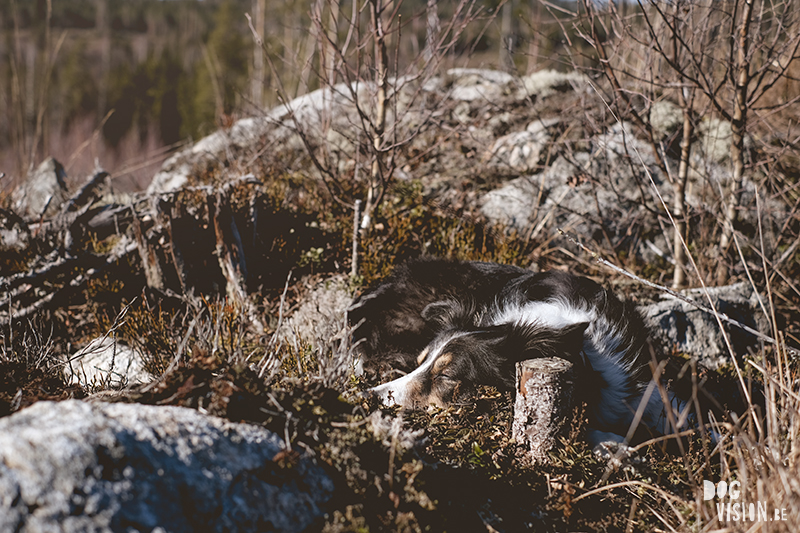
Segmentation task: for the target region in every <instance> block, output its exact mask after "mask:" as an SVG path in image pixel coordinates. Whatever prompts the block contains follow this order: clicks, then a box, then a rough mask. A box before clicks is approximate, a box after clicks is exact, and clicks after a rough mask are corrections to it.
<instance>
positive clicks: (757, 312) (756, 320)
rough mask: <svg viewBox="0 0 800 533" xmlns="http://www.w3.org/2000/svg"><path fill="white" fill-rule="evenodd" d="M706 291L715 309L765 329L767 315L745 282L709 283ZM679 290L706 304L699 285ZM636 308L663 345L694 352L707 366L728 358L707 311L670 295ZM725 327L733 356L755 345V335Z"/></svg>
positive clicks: (718, 329)
mask: <svg viewBox="0 0 800 533" xmlns="http://www.w3.org/2000/svg"><path fill="white" fill-rule="evenodd" d="M708 292H709V295H710V296H711V299H712V301H713V302H714V305H715V306H716V308H717V311H719V312H720V313H724V314H726V315H728V316H729V317H730V318H732V319H734V320H736V321H738V322H741V323H742V324H744V325H746V326H748V327H751V328H753V329H755V330H756V331H760V332H763V333H767V334H768V333H769V319H768V318H767V316H766V315H765V314H764V312H763V310H762V308H761V305H760V304H759V302H758V295H757V294H756V292H755V291H753V289H752V287H751V286H750V285H749V284H747V283H736V284H734V285H727V286H725V287H712V288H710V289H708ZM683 294H685V295H686V296H688V297H690V298H692V299H693V300H695V301H697V302H698V303H701V304H703V305H705V306H706V307H707V306H708V301H707V300H706V297H705V295H704V294H703V290H702V289H689V290H685V291H683ZM639 310H640V311H641V313H642V314H643V315H644V316H645V318H646V319H647V320H648V321H649V322H650V327H651V332H652V335H653V336H654V337H655V339H656V340H657V341H658V342H660V343H661V345H662V346H664V347H665V348H667V349H670V348H672V349H675V350H677V351H679V352H682V353H685V354H689V355H693V356H696V357H698V360H699V362H700V363H701V364H702V365H703V366H705V367H707V368H711V369H716V368H718V367H719V366H720V365H723V364H725V363H728V362H730V352H729V351H728V348H727V346H726V345H725V340H724V338H723V336H722V332H721V331H720V328H719V324H718V322H717V319H716V318H715V317H714V315H712V314H711V313H708V312H706V311H702V310H700V309H698V308H696V307H694V306H692V305H690V304H688V303H686V302H683V301H681V300H678V299H677V298H674V297H670V296H665V297H664V299H663V300H662V301H660V302H656V303H653V304H650V305H647V306H643V307H641V308H640V309H639ZM725 331H726V332H727V333H728V336H729V339H730V341H731V347H732V348H733V351H734V353H735V354H736V355H737V356H742V355H745V354H746V353H747V352H748V350H750V349H754V348H756V347H758V343H759V341H758V339H757V338H756V337H755V336H754V335H752V334H750V333H747V332H746V331H744V330H742V329H741V328H738V327H736V326H733V325H730V324H725Z"/></svg>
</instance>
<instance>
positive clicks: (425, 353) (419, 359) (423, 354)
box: [417, 348, 429, 366]
mask: <svg viewBox="0 0 800 533" xmlns="http://www.w3.org/2000/svg"><path fill="white" fill-rule="evenodd" d="M428 351H429V350H428V348H425V349H424V350H422V352H421V353H420V354H419V355H418V356H417V366H419V365H421V364H422V362H423V361H425V358H426V357H428Z"/></svg>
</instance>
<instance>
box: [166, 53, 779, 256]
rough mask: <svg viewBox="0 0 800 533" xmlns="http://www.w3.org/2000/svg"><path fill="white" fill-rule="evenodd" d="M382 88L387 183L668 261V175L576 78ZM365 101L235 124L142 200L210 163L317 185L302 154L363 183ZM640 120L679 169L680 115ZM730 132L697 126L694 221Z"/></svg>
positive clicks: (184, 154) (315, 97)
mask: <svg viewBox="0 0 800 533" xmlns="http://www.w3.org/2000/svg"><path fill="white" fill-rule="evenodd" d="M390 88H391V90H392V91H393V93H392V94H391V95H390V97H391V99H392V102H393V105H392V106H389V108H390V109H389V110H388V115H387V124H386V131H387V132H393V133H392V134H391V135H393V136H394V137H393V138H396V139H403V141H402V143H401V144H402V149H401V150H399V152H398V153H397V154H396V156H397V157H396V161H397V163H398V166H397V169H396V171H395V172H396V173H395V177H396V178H397V179H398V180H408V179H418V180H419V182H420V183H421V185H422V188H423V190H424V192H425V194H426V196H427V197H429V198H433V199H435V201H436V202H437V204H438V205H440V206H442V207H450V208H452V209H454V210H456V211H459V212H463V213H467V214H473V215H477V216H479V217H482V218H484V219H485V220H487V221H488V222H489V223H490V224H493V225H499V226H504V227H505V228H507V229H509V230H512V231H516V232H517V233H518V234H523V235H529V234H531V235H533V234H534V233H539V232H544V233H545V234H549V235H552V234H554V233H555V232H556V230H557V229H558V228H562V229H567V230H569V231H572V232H574V233H577V234H579V235H580V236H581V238H582V240H584V241H589V240H595V241H596V242H602V243H603V246H609V245H611V246H613V247H614V248H618V249H625V250H630V251H631V252H632V253H634V254H635V255H637V256H638V257H639V258H640V259H641V260H643V261H645V262H648V263H651V262H654V261H656V260H658V259H659V256H660V257H662V258H664V259H665V260H666V261H670V260H671V251H670V249H671V245H670V243H671V239H672V237H671V232H672V230H671V227H670V226H669V223H668V220H667V219H666V214H665V212H664V207H663V205H662V202H661V198H663V200H664V202H665V203H666V205H667V206H672V203H673V202H672V197H673V188H672V185H671V181H670V176H668V175H667V174H668V173H665V172H664V171H663V170H662V169H661V167H660V166H659V165H658V164H657V163H656V158H655V156H654V153H653V147H652V145H651V143H650V142H649V141H645V140H644V139H641V138H639V137H637V131H639V130H638V129H637V128H636V127H634V126H633V125H632V124H628V123H624V122H619V121H616V120H609V119H608V116H607V113H606V110H605V107H604V106H603V105H602V104H601V99H600V98H599V97H598V96H597V95H596V94H595V93H596V91H595V90H594V89H592V88H591V84H590V82H589V80H588V79H587V78H586V77H585V76H584V75H582V74H580V73H576V72H567V73H562V72H556V71H550V70H545V71H541V72H535V73H532V74H530V75H527V76H522V77H519V76H513V75H511V74H508V73H505V72H497V71H492V70H485V69H466V68H464V69H451V70H449V71H447V72H446V73H445V74H444V75H442V76H437V77H432V78H429V79H406V78H400V79H395V80H392V81H391V83H390ZM374 98H375V95H374V86H373V85H371V84H370V83H369V82H365V83H360V84H359V85H358V86H353V87H349V86H347V85H344V84H340V85H337V86H335V87H333V88H328V89H321V90H318V91H314V92H312V93H309V94H307V95H304V96H301V97H299V98H297V99H295V100H293V101H291V102H289V103H287V104H285V105H281V106H278V107H277V108H275V109H273V110H271V111H269V112H268V113H266V114H265V115H264V116H262V117H257V118H246V119H242V120H240V121H238V122H236V123H235V124H234V125H233V127H231V128H230V129H228V130H220V131H217V132H215V133H214V134H212V135H210V136H208V137H206V138H204V139H202V140H200V141H199V142H197V143H196V144H195V145H194V146H192V147H190V148H187V149H185V150H183V151H181V152H178V153H176V154H175V155H174V156H173V157H171V158H170V159H169V160H167V161H166V162H165V163H164V165H163V167H162V169H161V171H160V172H159V173H158V174H157V175H156V177H155V178H154V180H153V182H152V184H151V186H150V190H151V192H154V191H167V190H173V189H175V188H179V187H181V186H183V185H185V184H186V183H191V182H192V181H193V180H194V179H196V178H197V177H199V176H201V175H203V171H204V170H205V169H206V167H207V166H209V165H212V166H213V165H220V162H224V161H236V160H247V161H251V160H253V157H267V158H269V157H273V158H278V160H279V161H280V165H279V167H280V168H282V169H285V170H286V172H298V173H301V174H304V175H308V176H310V177H315V176H316V174H317V170H316V168H315V166H314V165H313V164H312V163H311V162H310V160H309V158H308V154H307V152H308V150H309V149H311V150H314V151H316V152H317V157H321V158H322V159H324V161H326V162H327V163H326V164H328V165H329V166H330V169H329V171H330V172H329V173H328V178H327V179H329V180H330V179H334V180H335V179H342V180H352V179H353V178H354V177H359V176H360V177H361V179H364V176H366V175H368V174H369V172H366V171H365V172H361V173H359V172H354V171H353V168H354V167H355V165H357V164H358V163H359V161H360V164H362V165H363V164H365V163H364V160H363V159H364V158H363V157H361V158H359V156H358V155H357V150H356V146H357V145H358V144H359V143H362V144H363V143H366V142H369V141H370V140H371V133H370V132H369V131H362V129H363V124H364V123H363V122H362V120H361V118H360V115H359V110H360V111H361V112H364V113H367V114H369V113H370V110H371V109H373V108H374V104H375V102H374ZM356 103H357V105H356ZM649 116H650V118H651V121H652V123H653V131H654V136H655V141H656V143H659V146H660V147H661V148H660V151H661V152H663V153H662V156H663V157H664V158H666V162H667V166H668V168H670V169H672V170H675V169H677V167H678V164H677V161H675V160H674V159H673V158H674V157H675V150H677V148H676V146H677V145H675V143H676V142H677V141H676V139H679V137H680V135H679V133H680V131H679V130H680V125H681V123H682V122H681V120H682V115H681V112H680V109H679V108H678V107H677V106H676V105H674V104H671V103H670V102H668V101H660V102H657V103H656V104H654V105H653V108H652V109H651V110H650V113H649ZM395 128H396V130H395ZM729 131H730V125H729V124H727V123H724V122H720V121H719V120H716V121H711V120H705V121H704V122H703V123H701V124H700V125H699V126H698V129H697V133H698V139H697V142H696V143H695V145H694V149H693V153H694V155H693V158H694V159H693V161H692V165H691V167H692V172H691V175H690V183H689V186H688V188H687V202H688V205H689V210H690V212H699V211H702V210H706V209H709V208H711V209H713V210H716V209H719V204H721V203H722V202H723V201H724V199H723V198H722V197H721V196H720V191H721V190H724V187H725V186H726V183H727V181H728V180H729V177H730V171H729V168H728V166H729V164H730V162H729V158H727V156H726V155H725V151H726V150H729V145H730V142H729V139H728V138H729ZM299 133H302V136H301V135H299ZM726 135H727V136H726ZM726 143H727V144H726ZM323 154H324V155H323ZM420 154H421V155H420ZM234 166H235V165H234ZM336 176H340V178H337V177H336ZM316 177H319V176H316ZM197 179H199V178H197ZM720 186H722V188H721V187H720ZM762 202H764V208H763V209H762V213H764V216H762V219H763V220H762V222H763V223H764V226H765V227H766V228H767V231H769V228H771V227H778V225H779V224H780V223H781V221H782V220H784V219H785V208H784V207H783V206H782V205H781V204H780V203H779V202H776V203H775V204H774V205H767V203H768V200H766V199H762ZM754 205H755V186H754V184H753V183H752V182H750V181H746V182H745V183H744V194H743V206H746V208H745V209H742V210H741V214H740V216H741V220H743V221H744V222H745V223H748V224H752V223H753V222H754V221H755V215H754V214H753V213H755V210H754V209H749V207H750V206H754ZM609 241H610V242H609ZM564 245H565V246H567V247H569V246H570V245H569V243H564Z"/></svg>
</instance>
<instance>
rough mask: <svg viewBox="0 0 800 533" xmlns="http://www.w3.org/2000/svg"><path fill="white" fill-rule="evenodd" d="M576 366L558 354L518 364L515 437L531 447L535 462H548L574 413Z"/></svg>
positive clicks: (514, 423)
mask: <svg viewBox="0 0 800 533" xmlns="http://www.w3.org/2000/svg"><path fill="white" fill-rule="evenodd" d="M573 388H574V371H573V365H572V363H570V362H569V361H566V360H564V359H560V358H557V357H551V358H541V359H528V360H526V361H520V362H519V363H517V397H516V401H515V402H514V422H513V425H512V436H513V438H514V440H516V441H517V442H518V443H520V444H522V445H524V446H525V447H526V448H528V449H529V454H530V455H529V456H530V459H531V460H532V461H533V462H534V463H546V462H547V461H548V457H547V452H549V451H550V450H552V449H553V447H554V446H555V442H556V438H557V437H558V435H559V434H560V433H561V431H562V430H564V428H565V426H566V425H567V422H568V420H569V417H570V416H571V414H572V396H573Z"/></svg>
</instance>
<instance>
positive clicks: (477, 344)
mask: <svg viewBox="0 0 800 533" xmlns="http://www.w3.org/2000/svg"><path fill="white" fill-rule="evenodd" d="M553 310H555V311H557V313H556V315H557V314H558V313H562V315H563V316H551V315H553ZM537 313H538V315H537ZM582 316H587V317H589V318H587V319H586V320H582V319H581V317H582ZM350 320H351V323H352V325H354V326H357V327H356V329H355V334H354V339H355V341H356V342H357V343H359V344H358V345H359V347H360V351H361V354H362V356H363V362H364V366H365V369H366V370H368V371H369V370H372V371H375V372H382V371H385V370H386V369H387V368H393V369H399V370H401V371H405V372H413V371H414V369H415V368H417V371H416V372H414V374H420V375H419V376H418V377H414V384H413V386H411V385H410V384H409V383H408V379H409V378H403V379H401V380H396V382H397V383H399V382H401V381H402V390H400V389H398V388H397V387H394V388H392V387H390V388H392V390H389V391H388V393H387V389H386V387H387V386H390V385H391V384H387V385H384V386H382V387H378V388H376V389H374V390H375V391H376V392H378V393H379V394H380V395H381V396H382V397H383V398H384V399H385V400H386V399H389V400H391V399H392V398H391V395H395V396H401V397H402V399H401V400H398V399H397V397H395V398H394V400H395V401H398V403H402V404H403V405H405V406H407V407H409V406H414V405H418V404H419V403H425V402H427V401H430V402H431V403H437V404H446V403H449V402H450V401H452V400H453V399H454V397H453V395H454V394H455V391H463V390H465V389H468V388H469V387H470V386H474V385H479V384H485V385H494V386H497V387H498V388H499V389H507V390H510V389H512V388H513V387H514V380H515V375H514V364H515V363H516V362H517V361H519V360H524V359H530V358H533V357H548V356H558V357H562V358H565V359H568V360H570V361H572V362H573V363H575V364H576V367H577V368H578V370H579V379H580V384H579V386H578V387H576V389H577V390H578V391H580V392H582V393H583V396H584V399H585V400H586V402H587V405H589V406H590V411H591V412H590V417H593V418H594V419H595V422H597V424H596V427H597V429H598V430H599V431H601V432H612V433H615V434H618V435H624V434H625V433H626V432H627V430H628V427H627V426H628V425H629V424H630V421H631V420H632V418H633V413H634V412H635V410H636V409H637V408H638V406H639V403H640V401H641V400H642V393H643V391H644V390H645V388H646V387H647V385H648V384H649V383H650V381H651V378H652V374H651V371H650V361H651V354H650V352H649V351H647V350H646V349H645V347H646V344H647V328H646V327H645V324H644V322H643V320H642V318H641V317H640V316H639V314H638V313H637V312H636V311H635V309H634V308H633V307H632V306H631V305H628V304H625V303H623V302H621V301H620V300H619V299H617V298H616V297H615V296H614V295H613V294H611V293H610V292H608V291H606V290H605V289H603V288H602V287H601V286H600V285H598V284H596V283H595V282H593V281H591V280H589V279H587V278H583V277H578V276H574V275H571V274H567V273H564V272H559V271H551V272H543V273H533V272H530V271H528V270H524V269H521V268H518V267H515V266H510V265H500V264H495V263H481V262H464V261H452V260H441V259H417V260H413V261H409V262H407V263H404V264H401V265H399V266H398V267H397V268H396V269H395V271H394V273H393V274H392V276H391V277H389V278H388V279H387V280H385V281H384V282H383V283H381V284H380V285H378V286H377V287H376V288H374V289H373V290H371V291H368V292H367V293H365V294H364V295H363V296H362V297H361V298H360V299H359V300H358V301H357V302H356V303H355V304H354V306H353V308H352V309H351V312H350ZM434 352H435V354H434ZM431 354H433V355H431ZM442 354H444V355H442ZM431 357H443V359H442V361H445V360H446V364H445V363H444V362H443V363H442V364H438V363H437V364H434V363H433V361H430V358H431ZM424 361H428V363H427V364H425V365H423V362H424ZM419 365H422V366H425V367H426V370H425V371H424V372H420V371H421V370H423V369H422V367H421V366H419ZM437 367H441V368H437ZM396 382H392V383H396ZM398 386H399V385H398ZM656 400H657V401H658V402H660V399H659V398H658V392H657V391H653V394H652V396H651V398H650V400H649V402H651V403H652V405H651V403H649V404H648V407H647V409H646V411H647V414H648V416H649V418H648V417H646V419H647V420H646V422H650V423H651V424H652V425H658V423H659V422H658V421H657V419H659V418H662V417H663V409H662V410H661V411H659V412H658V413H656V410H657V407H656V406H655V403H654V402H655V401H656ZM620 404H624V405H620ZM662 423H663V421H662Z"/></svg>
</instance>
